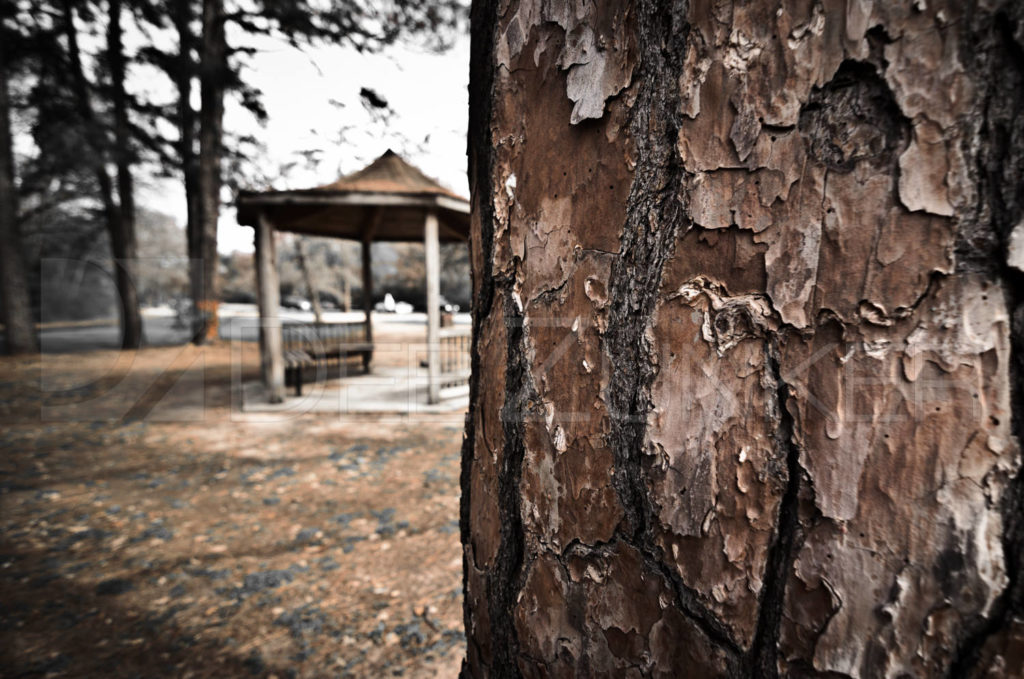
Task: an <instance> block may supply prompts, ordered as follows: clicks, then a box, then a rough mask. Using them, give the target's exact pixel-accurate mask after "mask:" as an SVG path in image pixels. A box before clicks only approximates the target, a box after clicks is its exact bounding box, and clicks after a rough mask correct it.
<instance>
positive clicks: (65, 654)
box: [0, 345, 465, 678]
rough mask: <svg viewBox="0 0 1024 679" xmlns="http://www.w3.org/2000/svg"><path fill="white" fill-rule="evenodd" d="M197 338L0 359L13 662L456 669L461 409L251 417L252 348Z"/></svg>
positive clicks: (203, 669) (74, 667) (167, 672)
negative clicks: (434, 414) (235, 406)
mask: <svg viewBox="0 0 1024 679" xmlns="http://www.w3.org/2000/svg"><path fill="white" fill-rule="evenodd" d="M189 351H192V350H185V351H184V352H183V351H182V350H181V349H178V348H166V349H151V350H144V351H141V352H138V353H137V354H133V355H131V356H128V357H125V356H122V357H120V359H119V358H118V355H117V354H114V353H110V352H95V353H89V354H77V355H73V356H63V357H61V356H57V357H55V356H46V357H44V358H43V360H42V362H40V361H39V360H32V361H21V362H18V361H13V360H10V359H4V360H3V362H0V371H2V372H0V374H2V376H3V377H2V382H0V404H2V405H0V427H2V434H0V447H2V449H3V454H2V456H0V530H2V537H0V676H4V677H18V676H54V677H58V676H90V677H134V676H140V675H141V676H174V677H179V676H180V677H188V676H191V677H225V676H259V677H262V676H266V677H269V676H277V677H282V678H283V677H321V676H324V677H335V676H360V677H362V676H367V677H371V676H372V677H376V676H407V677H431V676H454V675H456V674H457V672H458V668H459V664H460V662H461V658H462V656H463V653H464V643H465V642H464V636H463V633H462V621H461V615H462V613H461V606H462V587H461V561H460V558H461V557H460V554H461V551H460V547H459V536H458V474H459V447H460V442H461V436H462V431H461V426H457V425H456V424H453V422H452V417H451V416H448V417H445V418H438V419H430V418H424V417H419V418H417V419H416V421H415V422H402V421H398V422H395V421H394V419H393V418H392V421H390V422H389V423H388V424H387V426H382V425H381V424H380V423H379V422H378V421H376V420H374V419H372V418H369V419H359V420H354V419H352V418H348V419H346V420H344V421H343V420H341V419H339V418H338V417H332V416H315V415H306V416H302V417H298V418H290V419H287V420H283V421H277V422H274V421H263V420H261V419H260V418H258V417H253V416H245V415H241V414H239V413H237V412H233V411H232V410H231V408H230V395H231V389H230V379H231V374H232V370H233V368H232V361H233V360H234V361H235V368H234V371H235V373H236V374H238V370H239V369H241V373H242V374H247V375H252V373H253V370H254V366H255V361H254V360H253V359H254V355H252V353H251V352H250V355H249V356H247V357H243V358H242V359H241V362H240V363H239V359H238V355H237V352H235V354H234V356H233V354H232V351H231V350H230V348H229V347H228V346H226V345H217V346H214V347H212V348H207V349H204V350H202V351H201V352H196V353H195V354H190V353H188V352H189ZM119 362H120V363H123V364H124V365H127V366H128V368H126V369H121V368H117V367H116V366H117V365H118V364H119ZM112 366H114V367H112ZM197 366H198V367H197ZM168 369H170V370H168ZM41 386H42V389H41ZM147 398H148V399H150V400H152V401H153V403H148V402H146V401H145V399H147ZM140 402H141V403H142V404H143V405H142V406H140V405H139V403H140Z"/></svg>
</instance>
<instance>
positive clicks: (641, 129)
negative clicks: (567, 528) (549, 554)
mask: <svg viewBox="0 0 1024 679" xmlns="http://www.w3.org/2000/svg"><path fill="white" fill-rule="evenodd" d="M687 12H688V7H687V6H686V5H685V4H681V5H679V4H677V5H673V4H672V3H667V2H648V3H643V4H642V6H641V7H640V10H639V12H638V31H639V35H638V39H637V42H638V44H640V45H643V46H644V48H645V51H644V52H643V53H642V55H641V61H640V66H639V75H638V76H637V78H636V81H637V82H639V83H641V84H640V91H639V93H638V96H637V100H636V103H635V104H634V106H633V110H632V111H631V116H632V119H631V123H630V126H631V129H632V132H633V138H634V139H635V141H636V145H637V164H636V170H635V179H634V181H633V186H632V188H631V190H630V195H629V198H628V201H627V206H626V215H627V217H626V224H625V227H624V229H623V233H622V239H621V248H620V252H621V254H620V255H619V256H618V257H617V259H616V260H615V262H614V263H613V265H612V271H611V279H610V284H609V298H610V299H611V300H612V303H611V307H610V310H609V319H608V330H607V332H606V334H605V346H606V351H607V353H608V357H609V363H610V365H611V366H612V371H611V374H610V376H609V382H608V387H607V390H606V394H607V399H608V404H609V414H610V419H611V433H610V435H609V444H610V446H611V449H612V453H613V456H614V460H615V472H614V475H613V477H612V483H613V486H614V487H615V491H616V494H617V496H618V498H619V502H620V503H621V505H622V507H623V512H624V521H623V523H622V525H620V526H619V528H618V529H617V538H616V539H618V540H622V541H623V542H624V543H626V544H628V545H630V546H632V547H633V548H635V549H636V550H637V551H638V552H639V553H640V555H641V557H642V558H643V560H644V562H645V565H646V566H647V567H648V568H649V569H650V570H651V571H653V572H655V573H658V574H660V575H661V576H662V577H663V578H664V579H665V581H666V582H667V583H668V585H669V587H670V588H671V590H672V592H673V594H674V595H675V598H676V601H677V603H678V605H679V608H680V610H681V611H682V612H683V613H684V614H685V615H686V616H687V617H688V618H689V619H690V620H692V621H693V622H694V623H695V624H696V625H697V626H698V627H699V628H700V629H701V631H702V632H703V633H704V634H705V635H706V636H707V637H708V639H709V640H710V641H711V642H712V644H713V645H715V646H717V647H718V648H720V649H721V650H722V651H723V652H724V653H725V654H726V656H727V658H728V661H729V663H730V665H731V667H732V668H733V670H734V671H736V670H738V667H739V657H740V654H741V650H740V648H739V645H738V644H737V643H736V641H735V640H734V639H733V638H732V636H731V635H730V633H729V630H728V629H727V627H726V626H725V625H724V624H723V623H722V622H721V621H720V620H718V618H717V617H716V616H715V615H714V614H713V613H712V612H711V611H710V610H708V608H707V607H706V606H704V605H703V604H702V603H701V602H700V600H699V597H698V595H697V593H696V592H695V591H694V590H693V589H692V588H690V587H689V586H687V585H686V583H685V582H684V581H683V579H682V577H681V576H680V575H679V574H678V573H677V572H676V571H675V570H673V569H672V568H671V567H669V566H668V565H667V564H666V563H665V561H664V559H663V558H662V555H661V550H660V549H659V548H658V547H656V546H655V544H654V539H653V535H652V525H653V520H652V517H653V516H654V514H655V510H654V507H653V505H652V503H651V500H650V498H649V495H648V489H647V485H646V481H645V478H646V475H645V470H644V462H643V457H644V448H645V445H646V436H647V415H648V413H649V412H650V408H651V403H650V387H651V384H652V383H653V381H654V377H655V370H656V369H655V367H654V366H653V365H652V363H651V361H650V347H649V346H648V342H647V340H646V339H645V332H646V330H647V327H648V325H649V323H650V319H651V316H652V314H653V313H654V309H655V306H656V303H657V298H658V292H659V289H660V287H661V276H662V270H663V267H664V264H665V262H666V261H667V260H668V259H669V258H670V257H671V256H672V255H673V253H674V250H675V243H676V238H677V236H678V235H679V234H680V232H681V231H682V230H683V229H684V228H689V227H690V226H691V223H690V220H689V217H688V215H687V211H686V206H685V205H684V203H683V198H682V195H683V192H682V187H683V183H684V179H685V178H686V176H687V172H686V170H685V168H683V167H682V165H681V164H680V162H679V158H678V154H677V152H676V139H677V136H678V133H679V128H680V118H679V115H680V114H679V99H678V96H679V95H678V91H677V89H676V88H674V87H673V86H674V84H675V82H676V77H675V75H674V74H677V73H679V72H681V64H682V59H683V55H684V53H685V48H686V41H687V39H688V37H689V31H688V24H687V23H686V20H685V17H686V14H687ZM666 17H670V20H666ZM652 132H653V134H652Z"/></svg>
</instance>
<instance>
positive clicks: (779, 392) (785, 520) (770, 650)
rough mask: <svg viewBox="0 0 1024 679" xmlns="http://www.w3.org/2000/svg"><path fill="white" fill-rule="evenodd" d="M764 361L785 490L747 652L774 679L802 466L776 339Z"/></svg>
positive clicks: (798, 535)
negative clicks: (771, 387) (772, 389)
mask: <svg viewBox="0 0 1024 679" xmlns="http://www.w3.org/2000/svg"><path fill="white" fill-rule="evenodd" d="M765 349H766V350H765V364H766V366H767V368H768V371H769V374H770V376H771V379H772V381H773V382H774V386H775V394H774V398H773V407H774V409H775V410H777V412H776V413H775V417H776V422H777V425H776V429H775V436H774V439H775V441H774V445H775V448H776V452H777V455H778V458H779V459H785V460H786V488H785V491H784V492H783V494H782V501H781V502H780V504H779V515H778V519H777V520H776V522H775V525H776V529H775V531H776V532H775V539H774V541H773V542H772V545H771V548H770V549H769V551H768V559H767V564H766V565H765V571H764V578H763V583H764V584H763V585H762V589H761V599H760V607H759V609H758V616H757V627H756V631H755V633H754V642H753V644H752V645H751V648H750V654H749V660H748V662H749V667H750V670H749V674H750V675H751V676H754V677H778V676H779V667H778V642H779V635H780V626H781V622H782V613H783V606H784V604H785V598H786V582H787V580H788V579H789V573H790V572H791V570H792V566H793V559H794V558H795V555H796V552H797V551H798V550H799V548H800V544H801V543H802V541H803V531H802V527H801V524H800V490H801V484H802V480H803V475H804V471H803V468H802V467H801V465H800V447H799V446H798V445H797V443H796V441H795V438H794V432H795V428H796V423H795V422H794V419H793V414H792V413H791V412H790V410H789V407H788V404H789V400H790V398H791V394H790V387H789V385H788V384H787V383H786V381H785V380H784V379H783V378H782V369H781V367H780V358H779V346H778V339H777V338H776V337H772V338H771V339H770V340H769V341H768V342H766V347H765Z"/></svg>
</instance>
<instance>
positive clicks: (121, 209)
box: [107, 0, 142, 349]
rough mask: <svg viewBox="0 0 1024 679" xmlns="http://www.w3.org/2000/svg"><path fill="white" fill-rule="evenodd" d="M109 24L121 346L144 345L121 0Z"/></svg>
mask: <svg viewBox="0 0 1024 679" xmlns="http://www.w3.org/2000/svg"><path fill="white" fill-rule="evenodd" d="M109 10H110V11H109V17H108V23H107V61H108V65H109V68H110V88H111V92H110V98H111V103H112V104H113V109H114V160H115V164H116V166H117V196H118V211H117V223H116V225H114V226H113V228H111V229H110V244H111V248H112V250H113V253H114V266H115V272H116V280H117V290H118V294H119V297H120V301H121V347H122V348H123V349H138V348H139V347H140V346H142V315H141V314H140V312H139V294H138V289H137V285H138V246H137V244H136V237H135V187H134V185H133V181H132V170H131V166H132V163H133V161H134V157H133V153H132V149H131V137H132V132H131V127H130V124H129V121H128V94H127V92H125V77H126V73H125V55H124V44H123V41H122V28H121V10H122V2H121V0H110V2H109Z"/></svg>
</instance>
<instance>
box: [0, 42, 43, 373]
mask: <svg viewBox="0 0 1024 679" xmlns="http://www.w3.org/2000/svg"><path fill="white" fill-rule="evenodd" d="M7 64H8V60H7V54H6V46H4V45H0V292H2V294H3V322H4V335H5V339H6V342H7V352H8V353H10V354H23V353H31V352H35V351H38V350H39V345H38V344H37V342H36V328H35V324H34V323H33V322H32V303H31V299H30V296H29V290H28V278H27V277H26V276H25V261H24V251H23V250H22V247H21V233H20V229H19V228H18V189H17V186H16V185H15V182H14V177H15V174H14V168H15V163H14V144H13V140H12V138H11V102H10V95H9V92H8V85H7V79H8V75H7V68H8V67H7Z"/></svg>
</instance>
